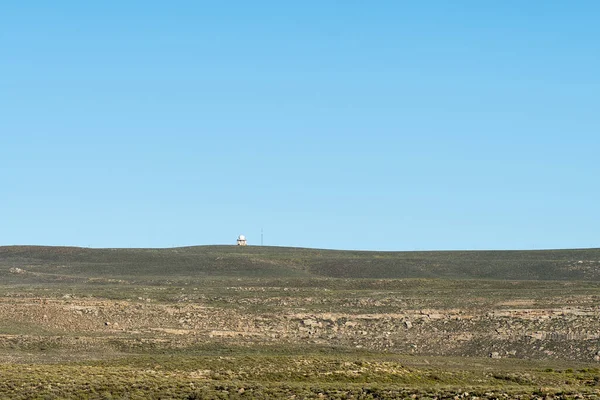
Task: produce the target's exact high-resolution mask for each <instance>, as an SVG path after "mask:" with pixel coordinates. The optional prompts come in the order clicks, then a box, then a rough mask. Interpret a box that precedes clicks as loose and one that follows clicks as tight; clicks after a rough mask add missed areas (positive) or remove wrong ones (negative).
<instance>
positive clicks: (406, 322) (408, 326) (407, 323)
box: [404, 321, 413, 329]
mask: <svg viewBox="0 0 600 400" xmlns="http://www.w3.org/2000/svg"><path fill="white" fill-rule="evenodd" d="M412 326H413V325H412V322H410V321H404V327H405V328H406V329H410V328H412Z"/></svg>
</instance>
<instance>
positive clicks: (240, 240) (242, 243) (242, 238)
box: [237, 235, 248, 246]
mask: <svg viewBox="0 0 600 400" xmlns="http://www.w3.org/2000/svg"><path fill="white" fill-rule="evenodd" d="M237 245H238V246H247V245H248V243H247V242H246V236H244V235H240V236H238V238H237Z"/></svg>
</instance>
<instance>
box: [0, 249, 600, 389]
mask: <svg viewBox="0 0 600 400" xmlns="http://www.w3.org/2000/svg"><path fill="white" fill-rule="evenodd" d="M546 274H547V275H546ZM599 301H600V250H596V249H591V250H565V251H535V252H440V253H436V252H429V253H423V252H419V253H369V252H337V251H321V250H309V249H286V248H257V247H246V248H236V247H228V246H209V247H192V248H183V249H161V250H144V249H122V250H113V249H103V250H96V249H79V248H48V247H27V246H24V247H4V248H0V399H4V398H6V399H32V398H33V399H37V398H39V399H59V398H60V399H63V398H66V399H70V398H72V399H79V398H97V399H111V398H112V399H138V398H139V399H142V398H144V399H145V398H156V399H158V398H161V399H164V398H167V399H170V398H173V399H186V398H187V399H194V398H197V399H200V398H278V397H282V398H286V397H287V398H289V397H291V396H296V398H339V399H344V398H346V399H350V398H354V399H368V398H428V397H429V398H435V397H437V398H438V399H442V398H450V399H453V398H456V397H455V396H458V398H475V397H478V398H480V399H483V398H490V399H491V398H520V399H533V398H545V397H547V398H556V399H574V398H600V384H599V381H600V369H599V367H600V364H599V361H600V332H599V331H598V327H599V326H600V310H599V309H598V304H599ZM465 393H468V395H467V394H465Z"/></svg>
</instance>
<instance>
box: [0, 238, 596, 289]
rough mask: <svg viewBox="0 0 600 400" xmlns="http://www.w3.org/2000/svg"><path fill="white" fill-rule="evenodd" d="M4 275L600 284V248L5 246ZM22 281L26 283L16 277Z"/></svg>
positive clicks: (0, 266) (0, 259) (1, 254)
mask: <svg viewBox="0 0 600 400" xmlns="http://www.w3.org/2000/svg"><path fill="white" fill-rule="evenodd" d="M11 271H12V273H11ZM15 271H16V272H17V273H15ZM19 272H21V273H19ZM0 276H2V277H8V276H11V277H12V278H11V279H12V280H13V281H16V280H22V279H23V278H25V277H27V278H28V280H31V279H34V278H35V279H37V280H39V279H65V278H73V279H76V278H94V277H98V278H106V277H112V278H115V279H117V278H123V279H143V278H152V279H161V278H166V277H169V278H176V277H181V278H189V277H218V276H224V277H254V278H260V277H265V278H277V277H286V278H293V277H298V278H345V279H353V278H372V279H405V278H447V279H507V280H586V281H600V249H574V250H536V251H411V252H375V251H342V250H320V249H305V248H288V247H262V246H248V247H238V246H193V247H180V248H166V249H91V248H80V247H48V246H5V247H0ZM19 276H20V277H21V279H17V277H19ZM7 279H8V278H7Z"/></svg>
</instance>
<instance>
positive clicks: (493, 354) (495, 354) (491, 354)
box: [490, 351, 500, 358]
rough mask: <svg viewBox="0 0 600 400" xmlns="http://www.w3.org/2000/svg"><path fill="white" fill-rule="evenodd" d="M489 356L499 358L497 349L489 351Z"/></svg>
mask: <svg viewBox="0 0 600 400" xmlns="http://www.w3.org/2000/svg"><path fill="white" fill-rule="evenodd" d="M490 358H500V353H498V352H497V351H492V352H491V353H490Z"/></svg>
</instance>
